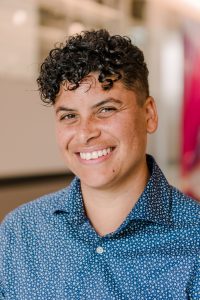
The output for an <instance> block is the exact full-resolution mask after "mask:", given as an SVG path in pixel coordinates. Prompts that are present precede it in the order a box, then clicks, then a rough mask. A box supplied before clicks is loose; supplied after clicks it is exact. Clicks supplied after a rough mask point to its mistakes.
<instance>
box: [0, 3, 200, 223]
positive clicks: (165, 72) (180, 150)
mask: <svg viewBox="0 0 200 300" xmlns="http://www.w3.org/2000/svg"><path fill="white" fill-rule="evenodd" d="M99 28H106V29H108V30H109V31H110V33H112V34H122V35H128V36H129V37H130V38H131V39H132V41H133V42H134V43H135V44H136V45H137V46H139V47H140V48H142V50H143V51H144V54H145V57H146V61H147V63H148V66H149V71H150V77H149V81H150V92H151V95H152V96H153V97H154V98H155V100H156V102H157V106H158V112H159V128H158V131H157V132H156V134H154V135H152V136H151V137H150V139H149V148H148V152H149V153H151V154H153V155H154V156H155V157H156V160H157V161H158V163H159V164H160V166H161V168H162V169H163V171H164V173H165V175H166V177H167V178H168V180H169V182H170V183H171V184H173V185H175V186H177V187H178V188H179V189H181V190H183V191H185V192H186V193H188V194H190V195H192V196H193V197H194V198H196V199H199V200H200V38H199V37H200V0H176V1H174V0H57V1H54V0H26V1H24V0H1V4H0V36H1V47H0V54H1V55H0V57H1V63H0V97H1V98H0V220H1V219H2V218H3V216H4V215H5V214H6V213H8V212H9V211H10V210H12V209H13V208H15V207H16V206H18V205H20V204H21V203H24V202H27V201H30V200H32V199H34V198H36V197H38V196H40V195H42V194H44V193H49V192H51V191H55V190H57V189H59V188H61V187H64V186H66V185H67V184H68V183H69V182H70V181H71V179H72V178H73V175H72V174H70V172H69V171H68V170H67V168H66V166H65V165H64V163H63V161H62V158H61V156H60V154H59V151H58V148H57V146H56V140H55V134H54V116H53V110H52V108H51V107H45V106H44V105H43V104H42V103H41V101H40V99H39V94H38V92H37V86H36V84H35V81H36V78H37V76H38V70H39V66H40V63H41V62H42V61H43V59H44V58H45V57H46V56H47V54H48V52H49V50H50V49H51V48H53V47H54V46H55V45H56V43H60V42H64V41H65V40H66V38H67V36H69V35H71V34H74V33H77V32H80V31H82V30H85V29H99Z"/></svg>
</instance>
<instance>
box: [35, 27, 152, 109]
mask: <svg viewBox="0 0 200 300" xmlns="http://www.w3.org/2000/svg"><path fill="white" fill-rule="evenodd" d="M90 72H99V77H98V80H99V82H101V83H102V88H103V89H104V90H107V89H110V88H112V86H113V84H114V82H115V81H116V80H121V81H122V83H123V84H124V86H125V87H126V88H127V89H132V90H134V91H135V92H136V94H137V95H138V96H139V97H138V98H139V101H138V102H139V103H140V104H143V103H144V102H145V99H146V98H147V97H148V96H149V85H148V73H149V72H148V69H147V66H146V63H145V61H144V55H143V53H142V51H141V50H140V49H139V48H138V47H136V46H135V45H133V44H132V43H131V40H130V38H128V37H122V36H120V35H113V36H111V35H110V34H109V33H108V31H107V30H105V29H100V30H96V31H95V30H91V31H83V32H82V33H80V34H76V35H74V36H71V37H69V38H68V40H67V41H66V44H61V45H60V46H59V47H56V48H55V49H53V50H51V51H50V53H49V55H48V57H47V58H46V59H45V60H44V62H43V63H42V65H41V69H40V75H39V77H38V79H37V83H38V86H39V92H40V96H41V99H42V101H43V102H45V103H49V104H54V103H55V99H56V96H57V94H58V93H59V90H60V85H61V84H64V83H69V84H68V85H67V88H68V89H70V90H74V89H76V88H77V87H78V86H79V84H80V82H81V80H82V79H83V78H84V77H85V76H87V75H88V74H89V73H90Z"/></svg>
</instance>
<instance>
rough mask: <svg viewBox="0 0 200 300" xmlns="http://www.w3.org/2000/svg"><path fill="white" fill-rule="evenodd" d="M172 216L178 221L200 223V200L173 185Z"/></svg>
mask: <svg viewBox="0 0 200 300" xmlns="http://www.w3.org/2000/svg"><path fill="white" fill-rule="evenodd" d="M171 196H172V198H171V199H172V218H173V220H174V221H175V222H176V221H177V222H186V223H195V224H199V225H200V202H198V201H197V200H195V199H193V198H191V197H189V196H187V195H185V194H184V193H182V192H181V191H179V190H178V189H177V188H175V187H173V186H171Z"/></svg>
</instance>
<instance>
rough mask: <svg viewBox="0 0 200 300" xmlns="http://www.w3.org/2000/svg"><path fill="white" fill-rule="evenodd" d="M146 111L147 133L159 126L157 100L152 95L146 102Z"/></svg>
mask: <svg viewBox="0 0 200 300" xmlns="http://www.w3.org/2000/svg"><path fill="white" fill-rule="evenodd" d="M144 109H145V113H146V129H147V133H153V132H155V131H156V129H157V127H158V114H157V108H156V104H155V101H154V99H153V98H152V97H148V98H147V99H146V101H145V103H144Z"/></svg>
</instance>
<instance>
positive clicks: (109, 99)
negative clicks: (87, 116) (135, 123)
mask: <svg viewBox="0 0 200 300" xmlns="http://www.w3.org/2000/svg"><path fill="white" fill-rule="evenodd" d="M107 103H118V104H121V103H122V101H121V100H119V99H115V98H107V99H105V100H102V101H100V102H98V103H96V104H94V105H93V106H92V108H98V107H100V106H102V105H104V104H107ZM60 111H71V112H72V111H76V109H73V108H68V107H65V106H59V107H58V108H57V109H56V114H57V113H59V112H60Z"/></svg>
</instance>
